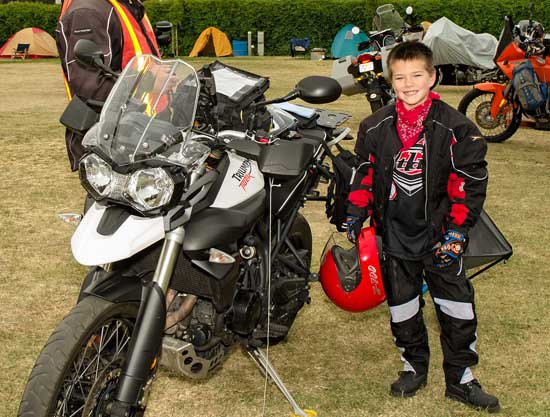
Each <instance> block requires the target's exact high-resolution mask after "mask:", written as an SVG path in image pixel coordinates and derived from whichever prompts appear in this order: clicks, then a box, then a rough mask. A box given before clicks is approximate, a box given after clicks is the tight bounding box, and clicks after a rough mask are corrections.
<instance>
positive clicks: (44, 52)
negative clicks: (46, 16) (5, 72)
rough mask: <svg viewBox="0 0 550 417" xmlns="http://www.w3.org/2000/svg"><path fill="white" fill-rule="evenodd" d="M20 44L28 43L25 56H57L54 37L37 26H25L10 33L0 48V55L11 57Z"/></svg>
mask: <svg viewBox="0 0 550 417" xmlns="http://www.w3.org/2000/svg"><path fill="white" fill-rule="evenodd" d="M20 44H26V45H29V47H28V48H29V49H28V52H27V58H45V57H57V56H59V54H58V52H57V46H56V44H55V39H54V38H53V37H52V36H51V35H50V34H49V33H48V32H46V31H44V30H42V29H38V28H25V29H22V30H20V31H19V32H17V33H15V34H14V35H12V37H11V38H9V39H8V40H7V42H6V43H5V44H4V45H3V46H2V47H1V48H0V57H1V58H11V57H12V56H13V52H14V51H15V50H16V49H17V46H18V45H20Z"/></svg>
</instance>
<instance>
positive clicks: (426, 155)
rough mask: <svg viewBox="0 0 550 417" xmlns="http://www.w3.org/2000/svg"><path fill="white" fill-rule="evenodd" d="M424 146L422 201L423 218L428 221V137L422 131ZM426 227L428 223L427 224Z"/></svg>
mask: <svg viewBox="0 0 550 417" xmlns="http://www.w3.org/2000/svg"><path fill="white" fill-rule="evenodd" d="M424 147H425V148H426V151H425V152H424V161H426V163H425V164H424V166H425V167H426V168H425V172H424V178H426V190H425V192H424V194H425V196H426V200H425V202H424V220H426V223H428V159H429V158H428V137H427V136H426V133H424ZM427 226H428V229H429V227H430V225H429V224H428V225H427Z"/></svg>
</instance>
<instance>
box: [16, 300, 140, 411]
mask: <svg viewBox="0 0 550 417" xmlns="http://www.w3.org/2000/svg"><path fill="white" fill-rule="evenodd" d="M138 309H139V304H138V303H120V304H115V303H112V302H109V301H106V300H103V299H100V298H97V297H93V296H90V297H87V298H85V299H84V300H82V301H81V302H79V303H78V304H77V305H76V306H75V307H74V308H73V309H72V311H71V312H70V313H69V314H68V315H67V316H66V317H65V318H64V319H63V320H62V321H61V323H59V325H58V326H57V328H56V329H55V331H54V332H53V333H52V335H51V336H50V338H49V339H48V341H47V343H46V345H45V346H44V348H43V349H42V352H41V353H40V355H39V356H38V359H37V360H36V363H35V365H34V367H33V369H32V371H31V374H30V376H29V380H28V382H27V386H26V387H25V391H24V393H23V398H22V400H21V403H20V405H19V412H18V414H17V415H18V416H19V417H31V416H32V417H51V416H56V417H57V416H59V417H62V416H66V417H68V416H71V415H84V414H83V412H84V411H86V415H101V414H103V415H106V414H107V413H106V412H105V410H103V408H106V407H107V406H108V402H109V401H108V398H109V396H110V395H111V396H112V395H113V393H114V390H115V388H116V384H117V382H118V377H119V375H120V371H121V367H122V364H123V363H124V361H125V357H126V354H127V349H128V345H129V341H130V337H131V335H132V330H133V328H134V325H135V321H136V317H137V314H138Z"/></svg>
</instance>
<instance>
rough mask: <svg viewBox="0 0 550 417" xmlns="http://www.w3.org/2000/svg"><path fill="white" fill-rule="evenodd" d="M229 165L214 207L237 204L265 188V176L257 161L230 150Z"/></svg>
mask: <svg viewBox="0 0 550 417" xmlns="http://www.w3.org/2000/svg"><path fill="white" fill-rule="evenodd" d="M228 156H229V167H228V169H227V171H226V174H225V178H224V179H223V183H222V185H221V187H220V190H219V192H218V194H217V196H216V199H215V200H214V202H213V203H212V205H211V207H214V208H230V207H234V206H237V205H239V204H241V203H243V202H245V201H247V200H249V199H250V198H251V197H253V196H254V195H256V194H258V193H259V192H261V191H262V190H263V189H264V176H263V174H262V173H261V172H260V170H259V168H258V164H257V163H256V161H253V160H251V159H247V158H243V157H242V156H239V155H236V154H234V153H231V152H229V153H228Z"/></svg>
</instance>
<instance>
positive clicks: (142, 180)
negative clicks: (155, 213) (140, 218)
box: [127, 168, 174, 211]
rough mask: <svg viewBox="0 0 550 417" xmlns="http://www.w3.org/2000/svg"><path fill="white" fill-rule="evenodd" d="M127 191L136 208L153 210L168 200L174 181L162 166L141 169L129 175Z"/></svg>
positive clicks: (172, 190)
mask: <svg viewBox="0 0 550 417" xmlns="http://www.w3.org/2000/svg"><path fill="white" fill-rule="evenodd" d="M127 192H128V195H129V196H130V198H131V199H132V200H133V204H134V205H136V206H137V207H138V209H140V210H142V211H148V210H153V209H156V208H159V207H161V206H163V205H165V204H167V203H168V202H170V199H171V198H172V194H173V192H174V181H173V180H172V178H170V176H169V175H168V174H167V173H166V171H165V170H164V169H162V168H147V169H142V170H139V171H136V172H134V173H133V174H132V176H131V177H130V181H129V182H128V188H127Z"/></svg>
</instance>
